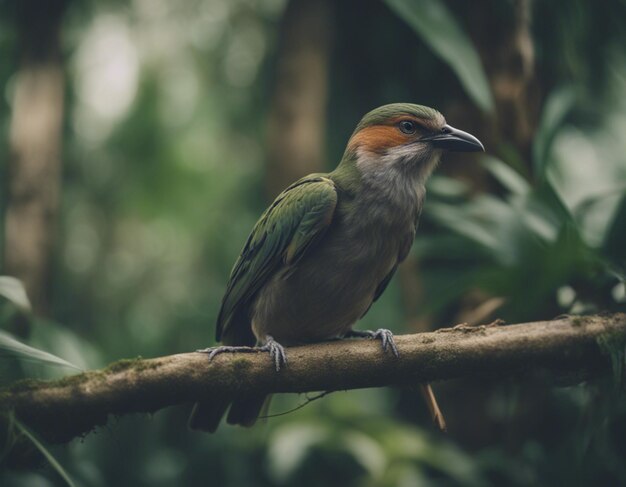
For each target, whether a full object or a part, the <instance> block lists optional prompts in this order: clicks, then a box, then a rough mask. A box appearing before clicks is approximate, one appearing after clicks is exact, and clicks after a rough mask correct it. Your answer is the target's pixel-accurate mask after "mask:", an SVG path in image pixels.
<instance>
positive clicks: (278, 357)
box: [258, 335, 287, 372]
mask: <svg viewBox="0 0 626 487" xmlns="http://www.w3.org/2000/svg"><path fill="white" fill-rule="evenodd" d="M258 350H259V351H261V352H268V353H269V354H270V357H271V359H272V360H273V361H274V366H275V367H276V372H279V371H280V368H281V366H283V365H287V354H286V353H285V348H284V347H283V346H282V345H281V344H280V343H278V342H277V341H276V340H274V339H273V338H272V337H271V336H270V335H267V337H266V341H265V345H263V346H262V347H260V348H259V349H258Z"/></svg>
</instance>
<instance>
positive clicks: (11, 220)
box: [3, 0, 65, 313]
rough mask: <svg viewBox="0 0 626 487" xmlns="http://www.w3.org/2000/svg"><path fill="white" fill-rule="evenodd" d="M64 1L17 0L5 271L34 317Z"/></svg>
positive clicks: (57, 108) (43, 307) (45, 231)
mask: <svg viewBox="0 0 626 487" xmlns="http://www.w3.org/2000/svg"><path fill="white" fill-rule="evenodd" d="M64 6H65V2H64V1H63V0H48V1H46V2H36V1H34V0H20V2H19V3H18V7H17V20H18V29H19V30H18V32H19V36H20V44H19V49H20V68H19V71H18V73H17V74H16V77H15V80H16V81H15V91H14V95H13V101H12V108H13V110H12V116H11V128H10V138H9V146H10V159H9V181H8V201H7V206H6V227H5V239H6V242H5V255H4V264H5V266H4V267H5V269H4V271H3V272H4V273H6V274H9V275H12V276H15V277H17V278H18V279H20V280H21V281H22V282H23V283H24V285H25V287H26V291H27V293H28V296H29V298H30V300H31V302H32V303H33V307H34V309H35V310H36V311H37V312H40V313H45V312H46V311H47V310H48V304H49V289H48V287H49V286H48V279H49V272H50V260H51V254H52V250H53V246H54V240H55V239H54V237H55V230H56V216H57V212H58V207H59V190H60V177H61V140H62V128H63V98H64V96H63V95H64V90H65V80H64V74H63V69H62V65H61V56H60V24H61V17H62V13H63V10H64Z"/></svg>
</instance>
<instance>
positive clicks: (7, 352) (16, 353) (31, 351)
mask: <svg viewBox="0 0 626 487" xmlns="http://www.w3.org/2000/svg"><path fill="white" fill-rule="evenodd" d="M5 357H11V358H16V359H18V360H24V361H27V362H34V363H40V364H43V365H52V366H55V367H67V368H70V369H75V370H79V371H81V372H82V369H81V368H80V367H77V366H76V365H74V364H72V363H70V362H68V361H67V360H64V359H62V358H60V357H57V356H56V355H52V354H51V353H48V352H45V351H43V350H39V349H38V348H34V347H31V346H28V345H26V344H24V343H22V342H20V341H18V340H16V339H15V338H13V336H11V335H10V334H9V333H7V332H4V331H0V358H5Z"/></svg>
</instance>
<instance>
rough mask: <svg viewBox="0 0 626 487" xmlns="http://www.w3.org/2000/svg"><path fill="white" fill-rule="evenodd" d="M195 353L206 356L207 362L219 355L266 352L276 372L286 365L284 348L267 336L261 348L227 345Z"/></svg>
mask: <svg viewBox="0 0 626 487" xmlns="http://www.w3.org/2000/svg"><path fill="white" fill-rule="evenodd" d="M196 352H199V353H206V354H208V355H209V362H210V361H211V360H213V359H214V358H215V357H216V356H217V355H219V354H220V353H237V352H243V353H252V352H254V353H259V352H267V353H269V354H270V358H271V359H272V362H274V367H276V372H278V371H280V368H281V366H283V365H287V354H286V353H285V348H284V347H283V346H282V345H281V344H280V343H278V342H277V341H276V340H274V338H272V337H271V336H269V335H268V336H267V337H266V340H265V345H263V346H262V347H242V346H237V347H233V346H229V345H222V346H221V347H210V348H203V349H200V350H196Z"/></svg>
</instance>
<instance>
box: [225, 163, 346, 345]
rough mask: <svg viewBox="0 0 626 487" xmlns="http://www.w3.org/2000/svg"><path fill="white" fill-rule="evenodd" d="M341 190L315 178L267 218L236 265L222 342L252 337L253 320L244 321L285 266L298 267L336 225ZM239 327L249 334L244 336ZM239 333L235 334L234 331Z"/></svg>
mask: <svg viewBox="0 0 626 487" xmlns="http://www.w3.org/2000/svg"><path fill="white" fill-rule="evenodd" d="M336 205H337V189H336V187H335V184H334V183H333V182H332V181H331V180H330V179H328V178H327V177H325V176H324V175H320V174H312V175H310V176H307V177H305V178H303V179H300V180H299V181H297V182H295V183H294V184H292V185H291V186H289V187H288V188H287V189H286V190H285V191H283V192H282V193H281V194H280V195H278V197H277V198H276V200H274V203H272V205H271V206H270V207H269V208H268V209H267V210H266V211H265V213H263V215H262V216H261V218H260V219H259V221H258V222H257V224H256V225H255V226H254V229H253V230H252V233H251V234H250V236H249V237H248V240H247V242H246V244H245V245H244V248H243V250H242V252H241V254H240V255H239V258H238V259H237V262H235V266H234V267H233V270H232V272H231V275H230V280H229V282H228V285H227V288H226V294H225V295H224V298H223V300H222V307H221V309H220V313H219V316H218V319H217V327H216V339H217V340H218V341H219V340H221V339H222V337H223V336H224V335H226V334H228V333H231V332H232V333H234V334H237V335H239V336H242V335H244V336H245V335H248V336H249V333H250V330H249V328H250V324H249V320H247V319H244V320H238V319H237V317H238V316H240V315H241V313H243V314H244V316H245V315H247V314H248V311H249V310H248V308H249V306H250V304H251V302H252V301H253V298H254V296H255V294H256V293H257V292H258V291H259V289H260V288H261V287H262V286H263V285H264V284H265V283H266V282H267V281H268V280H269V279H270V277H271V276H272V275H273V273H274V272H275V270H276V269H277V268H278V267H280V266H283V265H287V266H292V267H293V266H296V265H297V263H298V262H299V261H300V259H302V257H303V256H304V255H305V254H306V252H307V250H309V249H310V248H311V247H312V246H313V245H315V244H316V243H317V242H318V241H319V239H320V238H321V237H322V236H323V235H324V233H325V231H326V229H327V228H328V226H329V225H330V223H331V221H332V218H333V214H334V211H335V206H336ZM239 326H241V327H246V329H243V330H239V329H237V328H238V327H239ZM233 327H234V328H233Z"/></svg>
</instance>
